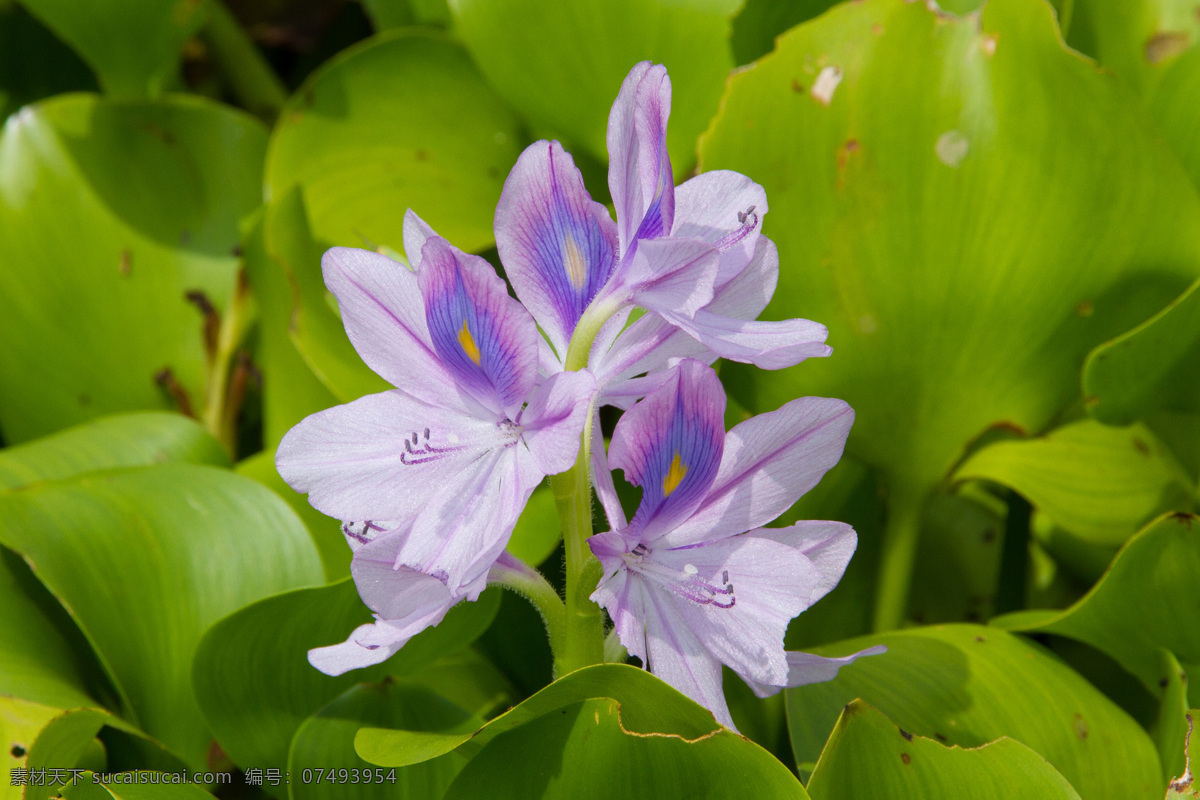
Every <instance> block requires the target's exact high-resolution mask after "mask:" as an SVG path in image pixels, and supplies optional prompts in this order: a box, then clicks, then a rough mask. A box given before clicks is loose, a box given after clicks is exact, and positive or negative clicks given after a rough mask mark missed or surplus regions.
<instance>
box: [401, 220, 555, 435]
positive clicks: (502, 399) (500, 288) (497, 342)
mask: <svg viewBox="0 0 1200 800" xmlns="http://www.w3.org/2000/svg"><path fill="white" fill-rule="evenodd" d="M417 282H418V285H419V286H420V288H421V295H422V297H423V298H424V301H425V319H426V321H427V323H428V325H429V335H430V339H431V341H432V342H433V348H434V351H435V352H436V353H437V354H438V357H439V358H440V360H441V362H442V365H443V366H444V367H445V368H446V370H447V371H448V372H449V373H450V374H451V375H453V376H454V378H455V380H456V381H457V382H458V384H459V385H460V386H461V387H462V388H463V389H465V390H466V391H467V392H468V393H470V394H471V396H473V397H474V398H475V399H476V400H478V401H479V402H480V403H482V404H483V405H484V406H485V407H486V408H488V409H491V410H493V411H496V412H503V413H504V414H505V415H507V416H508V417H509V418H510V419H511V418H513V417H515V416H516V413H517V411H518V410H520V408H521V405H522V403H524V401H525V398H526V397H527V396H528V395H529V392H530V390H532V389H533V385H534V381H535V380H536V379H537V360H538V354H537V339H538V335H537V326H536V324H535V323H534V321H533V318H532V317H531V316H529V312H528V311H526V310H525V308H524V307H523V306H522V305H521V304H520V303H518V302H517V301H516V300H515V299H513V298H512V297H511V296H510V295H509V294H508V290H507V289H506V288H505V285H504V281H503V280H501V279H500V277H499V276H498V275H496V271H495V270H494V269H492V266H491V265H490V264H488V262H487V261H485V260H484V259H482V258H480V257H479V256H471V255H467V254H465V253H463V252H462V251H461V250H458V249H457V248H455V247H453V246H452V245H451V244H450V243H449V242H447V241H446V240H445V239H442V238H440V237H432V238H430V239H428V240H426V242H425V246H424V248H423V249H422V251H421V269H420V271H419V272H418V273H417Z"/></svg>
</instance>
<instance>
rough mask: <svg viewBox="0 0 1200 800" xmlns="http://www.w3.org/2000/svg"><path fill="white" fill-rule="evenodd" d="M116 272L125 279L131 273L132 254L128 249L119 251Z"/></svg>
mask: <svg viewBox="0 0 1200 800" xmlns="http://www.w3.org/2000/svg"><path fill="white" fill-rule="evenodd" d="M117 271H118V272H120V273H121V274H122V275H124V276H126V277H128V275H129V273H131V272H133V253H132V252H131V251H130V250H129V248H128V247H126V248H125V249H124V250H122V251H121V257H120V259H118V260H117Z"/></svg>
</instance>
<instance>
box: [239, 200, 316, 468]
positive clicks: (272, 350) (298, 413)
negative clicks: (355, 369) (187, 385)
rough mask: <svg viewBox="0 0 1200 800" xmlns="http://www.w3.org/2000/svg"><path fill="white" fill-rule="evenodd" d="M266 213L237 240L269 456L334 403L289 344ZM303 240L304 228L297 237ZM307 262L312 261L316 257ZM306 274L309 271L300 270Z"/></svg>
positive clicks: (286, 272)
mask: <svg viewBox="0 0 1200 800" xmlns="http://www.w3.org/2000/svg"><path fill="white" fill-rule="evenodd" d="M268 216H271V219H272V222H273V223H274V224H275V225H276V226H278V225H279V224H280V218H279V215H278V214H277V213H276V214H273V215H269V214H268V212H266V211H265V210H264V211H263V212H262V213H260V214H259V215H257V217H256V219H255V221H254V224H253V225H252V226H251V228H250V230H249V231H248V232H247V233H246V234H245V236H243V239H242V256H243V258H244V260H245V264H246V277H247V278H248V279H249V281H250V286H251V288H252V289H253V290H254V296H255V298H256V299H257V301H258V339H257V340H258V349H257V350H256V351H255V354H254V360H255V363H256V365H257V366H258V368H259V370H260V371H261V372H262V376H263V381H262V383H263V386H262V393H263V412H262V413H263V449H264V450H265V451H267V452H270V453H274V452H275V448H276V446H278V444H279V442H280V441H281V440H282V439H283V437H284V434H286V433H287V432H288V431H289V430H290V429H291V428H292V426H294V425H295V424H296V423H298V422H299V421H300V420H302V419H304V418H305V417H306V416H308V415H309V414H312V413H314V412H316V411H320V410H321V409H323V408H329V407H330V406H332V405H336V403H337V399H336V398H335V397H334V396H333V395H332V394H331V393H330V391H329V389H328V388H327V387H326V386H325V385H324V384H323V383H322V382H321V381H320V379H318V378H317V376H316V375H315V374H313V371H312V369H311V368H310V367H309V366H308V364H307V363H306V362H305V360H304V358H303V356H301V355H300V352H299V351H298V350H297V349H296V344H295V343H294V342H293V341H292V329H293V325H294V324H295V323H296V322H297V321H298V320H297V313H298V312H297V308H296V305H297V302H296V297H295V283H294V279H293V277H292V272H291V265H290V264H288V263H285V262H283V261H281V260H279V259H277V258H274V257H272V254H271V253H268V252H267V248H266V242H265V235H266V234H265V230H264V229H265V227H266V218H267V217H268ZM301 233H303V234H304V235H307V228H304V229H303V231H301ZM311 257H313V258H317V254H316V253H315V252H313V253H312V255H311ZM304 266H305V267H306V268H309V267H310V265H308V264H305V265H304Z"/></svg>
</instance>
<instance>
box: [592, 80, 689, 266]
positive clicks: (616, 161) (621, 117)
mask: <svg viewBox="0 0 1200 800" xmlns="http://www.w3.org/2000/svg"><path fill="white" fill-rule="evenodd" d="M670 115H671V79H670V78H669V77H667V69H666V67H664V66H662V65H661V64H651V63H650V62H649V61H643V62H641V63H640V64H637V65H635V66H634V68H633V69H632V70H630V71H629V74H628V75H627V76H626V77H625V81H624V82H623V83H622V84H621V91H620V92H619V93H618V95H617V100H616V102H615V103H613V107H612V111H611V112H610V113H609V117H608V156H609V168H608V187H609V191H610V192H611V194H612V198H613V203H614V204H615V205H616V208H617V226H618V228H617V229H618V232H619V237H620V245H621V253H622V254H625V253H627V252H629V250H630V249H631V247H632V245H633V242H634V241H636V240H637V239H641V238H656V237H659V236H664V235H666V234H668V233H670V231H671V227H672V224H673V221H674V217H675V186H674V180H673V176H672V174H671V161H670V158H669V156H668V154H667V118H668V117H669V116H670Z"/></svg>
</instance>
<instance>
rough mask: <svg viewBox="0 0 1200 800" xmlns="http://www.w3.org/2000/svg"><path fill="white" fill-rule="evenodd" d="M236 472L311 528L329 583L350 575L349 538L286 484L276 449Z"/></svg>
mask: <svg viewBox="0 0 1200 800" xmlns="http://www.w3.org/2000/svg"><path fill="white" fill-rule="evenodd" d="M235 472H237V474H239V475H245V476H246V477H247V478H253V479H254V480H256V481H258V482H259V483H261V484H262V485H263V486H266V487H267V488H268V489H270V490H271V491H272V492H274V493H275V494H276V495H278V496H279V497H281V498H282V499H283V500H284V501H285V502H286V503H287V504H288V505H289V506H291V507H292V511H295V512H296V516H298V517H300V520H301V521H302V522H303V523H304V526H305V527H306V528H308V532H309V535H311V536H312V540H313V544H315V545H316V547H317V551H318V552H320V554H321V563H322V564H324V566H325V578H326V579H327V580H329V581H337V580H341V579H342V578H345V577H346V576H347V575H349V574H350V556H351V555H353V554H352V553H351V551H350V548H349V547H348V546H347V545H346V537H345V536H344V535H342V525H341V523H340V522H339V521H338V520H336V519H333V518H332V517H327V516H325V515H324V514H322V513H321V512H320V511H317V510H316V509H315V508H313V507H312V505H310V504H309V502H308V497H307V496H305V495H302V494H300V493H299V492H297V491H296V490H295V489H293V488H292V487H290V486H288V485H287V484H286V483H284V481H283V478H282V477H280V475H279V470H277V469H275V451H274V448H272V449H270V450H264V451H263V452H261V453H255V454H254V455H252V456H250V457H249V458H247V459H243V460H242V461H239V462H238V465H237V468H236V469H235Z"/></svg>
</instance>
